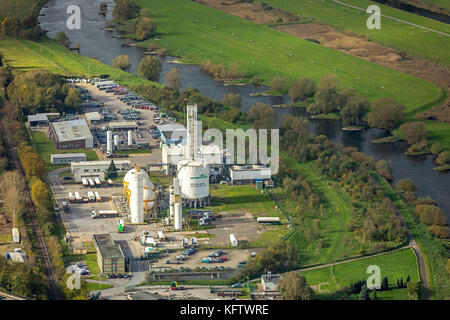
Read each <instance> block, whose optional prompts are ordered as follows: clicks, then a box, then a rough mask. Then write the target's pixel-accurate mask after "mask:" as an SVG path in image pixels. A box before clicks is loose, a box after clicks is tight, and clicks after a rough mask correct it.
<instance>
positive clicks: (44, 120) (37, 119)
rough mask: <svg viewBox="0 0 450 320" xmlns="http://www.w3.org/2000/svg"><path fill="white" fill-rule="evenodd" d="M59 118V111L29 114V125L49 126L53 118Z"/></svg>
mask: <svg viewBox="0 0 450 320" xmlns="http://www.w3.org/2000/svg"><path fill="white" fill-rule="evenodd" d="M55 118H59V113H37V114H34V115H30V116H27V123H28V126H29V127H48V124H49V122H50V120H51V119H55Z"/></svg>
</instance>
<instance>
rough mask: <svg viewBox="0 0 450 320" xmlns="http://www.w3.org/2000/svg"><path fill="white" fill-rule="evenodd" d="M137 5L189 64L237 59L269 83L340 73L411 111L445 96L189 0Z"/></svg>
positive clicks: (344, 83)
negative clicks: (281, 78) (279, 78)
mask: <svg viewBox="0 0 450 320" xmlns="http://www.w3.org/2000/svg"><path fill="white" fill-rule="evenodd" d="M137 3H138V4H139V5H141V6H142V7H147V8H150V9H151V10H152V15H153V16H154V18H155V19H156V22H157V24H158V32H159V33H160V37H161V40H158V41H154V42H155V43H157V44H158V45H159V46H161V47H166V48H168V49H169V53H170V54H173V55H177V56H181V57H183V61H184V62H191V63H200V62H201V61H202V60H211V61H212V62H213V63H224V64H226V65H228V64H229V63H231V62H233V61H238V62H239V68H240V70H241V71H244V72H246V75H247V76H248V77H250V78H252V77H253V76H255V75H257V76H258V77H260V78H261V79H263V80H264V81H265V83H266V84H267V83H269V81H270V80H271V79H272V78H273V77H274V76H285V77H286V78H287V79H288V81H290V82H292V81H294V80H297V79H298V78H299V77H310V78H313V79H315V80H318V79H320V78H321V77H322V76H324V75H327V74H336V75H337V76H338V78H339V80H340V85H341V87H351V88H356V89H357V90H358V91H359V92H360V93H361V94H363V95H365V96H367V97H368V98H369V99H370V100H372V101H373V100H376V99H379V98H382V97H393V98H395V99H397V100H398V101H400V102H401V103H403V104H405V105H406V106H407V108H408V110H414V109H417V108H420V106H422V105H423V104H425V103H427V102H430V101H433V100H434V99H437V97H439V94H440V89H439V88H438V87H437V86H435V85H434V84H432V83H430V82H428V81H424V80H420V79H417V78H414V77H413V76H410V75H406V74H403V73H400V72H397V71H394V70H391V69H389V68H385V67H382V66H379V65H376V64H374V63H371V62H368V61H365V60H362V59H358V58H355V57H353V56H350V55H347V54H344V53H341V52H338V51H335V50H333V49H331V48H325V47H322V46H320V45H317V44H315V43H312V42H310V41H306V40H303V39H299V38H296V37H294V36H291V35H288V34H286V33H283V32H280V31H277V30H274V29H272V28H270V27H268V26H264V25H258V24H254V23H252V22H249V21H247V20H244V19H241V18H238V17H235V16H232V15H230V14H227V13H224V12H221V11H218V10H215V9H211V8H209V7H206V6H204V5H201V4H199V3H194V2H191V1H188V0H172V1H170V2H167V1H164V0H148V1H147V0H146V1H144V0H138V1H137ZM214 27H215V28H214ZM152 41H153V40H152ZM149 42H150V41H146V42H143V43H140V44H141V45H147V44H148V43H149ZM334 70H336V71H334ZM358 77H360V79H358Z"/></svg>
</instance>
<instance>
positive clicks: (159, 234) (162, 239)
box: [158, 231, 166, 241]
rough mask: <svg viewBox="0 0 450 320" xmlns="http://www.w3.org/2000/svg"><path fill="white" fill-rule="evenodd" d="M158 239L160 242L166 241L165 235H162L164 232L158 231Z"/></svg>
mask: <svg viewBox="0 0 450 320" xmlns="http://www.w3.org/2000/svg"><path fill="white" fill-rule="evenodd" d="M158 239H159V240H160V241H164V240H166V234H165V233H164V231H158Z"/></svg>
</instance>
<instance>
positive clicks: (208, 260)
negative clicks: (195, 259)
mask: <svg viewBox="0 0 450 320" xmlns="http://www.w3.org/2000/svg"><path fill="white" fill-rule="evenodd" d="M202 262H203V263H211V262H212V260H211V258H209V257H208V258H204V259H202Z"/></svg>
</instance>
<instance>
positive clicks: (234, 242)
mask: <svg viewBox="0 0 450 320" xmlns="http://www.w3.org/2000/svg"><path fill="white" fill-rule="evenodd" d="M230 242H231V246H232V247H237V245H238V241H237V239H236V236H235V235H234V234H232V233H231V234H230Z"/></svg>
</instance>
